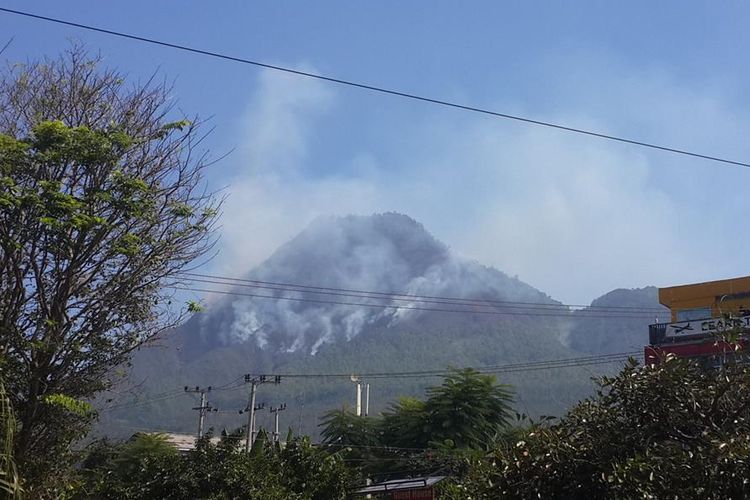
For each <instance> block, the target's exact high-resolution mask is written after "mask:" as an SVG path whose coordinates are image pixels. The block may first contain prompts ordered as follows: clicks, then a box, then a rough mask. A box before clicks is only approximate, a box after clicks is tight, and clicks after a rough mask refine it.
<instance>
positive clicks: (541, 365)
mask: <svg viewBox="0 0 750 500" xmlns="http://www.w3.org/2000/svg"><path fill="white" fill-rule="evenodd" d="M642 354H643V353H642V352H641V351H629V352H619V353H611V354H601V355H593V356H581V357H576V358H567V359H558V360H544V361H529V362H526V363H514V364H504V365H487V366H479V367H465V368H472V369H474V370H476V371H478V372H480V373H484V374H490V373H512V372H521V371H533V370H539V369H543V370H548V369H555V368H569V367H580V366H589V365H594V364H603V363H612V362H618V361H624V360H627V359H628V358H631V357H636V356H640V355H642ZM451 373H454V371H453V370H451V369H438V370H416V371H403V372H369V373H368V372H358V373H357V374H356V375H357V376H359V377H361V378H362V379H390V378H416V377H442V376H445V375H450V374H451ZM250 375H253V376H255V375H259V374H250ZM267 376H279V377H282V378H302V379H304V378H346V379H348V378H349V377H351V372H346V373H345V372H339V373H275V374H272V375H267Z"/></svg>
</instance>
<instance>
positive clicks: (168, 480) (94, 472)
mask: <svg viewBox="0 0 750 500" xmlns="http://www.w3.org/2000/svg"><path fill="white" fill-rule="evenodd" d="M241 443H242V433H241V432H235V433H232V434H230V435H228V436H225V437H224V438H223V439H222V441H221V442H220V443H218V444H214V443H212V442H211V440H210V436H205V437H204V438H202V439H201V440H199V441H198V443H197V447H196V449H195V450H194V451H193V452H190V453H187V454H184V455H177V454H174V453H172V454H170V453H162V452H161V451H157V452H156V453H155V452H154V451H155V449H156V450H160V446H156V447H154V444H155V443H153V442H148V443H145V444H138V445H135V444H133V442H131V443H126V444H124V445H114V446H111V447H110V448H109V450H107V452H106V453H105V452H103V451H102V450H101V449H96V448H94V449H92V450H91V455H89V457H90V458H91V460H87V461H86V463H89V464H90V465H91V467H90V468H89V469H88V470H87V471H86V472H85V474H84V478H85V480H84V484H83V485H82V486H81V487H80V488H79V489H78V491H77V494H76V498H80V499H104V498H107V499H109V498H111V499H139V500H151V499H153V500H157V499H159V500H165V499H166V500H170V499H171V500H182V499H185V498H191V499H207V500H208V499H230V498H250V499H255V500H336V499H343V498H346V493H347V485H348V484H349V482H350V479H351V477H350V474H349V471H348V470H347V468H346V466H345V464H344V462H343V460H342V459H341V458H340V457H339V455H338V454H336V453H334V454H329V453H327V452H326V451H325V450H323V449H320V448H316V447H314V446H312V445H311V444H310V441H309V439H308V438H293V439H292V440H291V441H288V442H287V443H286V446H285V447H284V448H283V449H282V450H279V449H277V448H276V447H273V446H265V447H261V448H259V449H260V450H261V451H258V452H255V451H254V452H253V453H245V452H244V451H243V450H242V446H241ZM255 449H256V448H253V450H255ZM103 456H110V457H111V458H109V459H102V457H103ZM123 460H125V461H126V462H127V463H128V464H138V466H137V467H135V468H130V467H128V468H125V469H123V468H122V467H121V464H122V463H123Z"/></svg>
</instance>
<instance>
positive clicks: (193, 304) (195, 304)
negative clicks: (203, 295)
mask: <svg viewBox="0 0 750 500" xmlns="http://www.w3.org/2000/svg"><path fill="white" fill-rule="evenodd" d="M205 309H206V308H205V307H204V306H203V304H201V303H200V302H199V301H197V300H190V301H188V303H187V311H188V312H189V313H199V312H203V311H204V310H205Z"/></svg>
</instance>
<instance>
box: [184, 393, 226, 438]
mask: <svg viewBox="0 0 750 500" xmlns="http://www.w3.org/2000/svg"><path fill="white" fill-rule="evenodd" d="M185 392H194V393H197V394H200V395H201V404H200V406H196V407H194V408H193V410H198V439H200V438H202V437H203V422H204V420H205V418H206V412H209V411H218V409H217V408H214V407H213V406H211V405H210V404H208V397H207V396H206V394H208V393H209V392H211V386H208V387H206V388H201V387H198V386H195V387H194V388H190V387H188V386H185Z"/></svg>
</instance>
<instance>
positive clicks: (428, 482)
mask: <svg viewBox="0 0 750 500" xmlns="http://www.w3.org/2000/svg"><path fill="white" fill-rule="evenodd" d="M446 477H447V476H426V477H412V478H408V479H392V480H390V481H383V482H382V483H376V484H371V485H369V486H365V487H364V488H360V489H358V490H356V491H355V492H354V493H355V494H356V495H367V494H369V493H384V492H386V491H404V490H418V489H422V488H429V487H430V486H434V485H435V484H437V483H439V482H440V481H442V480H443V479H445V478H446Z"/></svg>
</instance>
